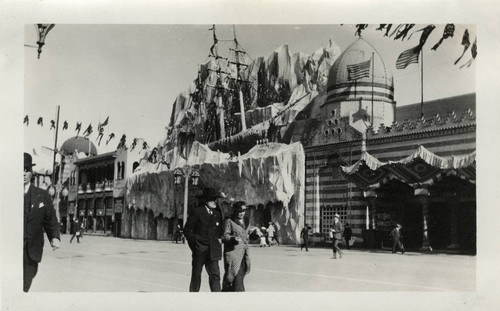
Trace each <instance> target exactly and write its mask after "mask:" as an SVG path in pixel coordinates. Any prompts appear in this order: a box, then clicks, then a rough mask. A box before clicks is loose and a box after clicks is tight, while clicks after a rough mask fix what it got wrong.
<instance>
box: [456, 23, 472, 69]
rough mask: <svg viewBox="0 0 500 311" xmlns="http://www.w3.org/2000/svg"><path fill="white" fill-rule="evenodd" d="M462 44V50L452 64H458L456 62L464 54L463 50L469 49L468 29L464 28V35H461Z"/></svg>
mask: <svg viewBox="0 0 500 311" xmlns="http://www.w3.org/2000/svg"><path fill="white" fill-rule="evenodd" d="M462 45H463V46H464V51H463V52H462V55H460V57H459V58H458V59H457V60H456V61H455V63H454V65H456V64H458V62H459V61H460V60H461V59H462V57H463V56H464V55H465V52H467V50H468V49H469V46H470V41H469V30H468V29H465V32H464V36H463V37H462Z"/></svg>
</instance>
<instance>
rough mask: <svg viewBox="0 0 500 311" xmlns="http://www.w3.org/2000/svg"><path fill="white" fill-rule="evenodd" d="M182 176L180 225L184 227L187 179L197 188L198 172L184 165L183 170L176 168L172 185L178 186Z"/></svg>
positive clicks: (186, 207)
mask: <svg viewBox="0 0 500 311" xmlns="http://www.w3.org/2000/svg"><path fill="white" fill-rule="evenodd" d="M183 176H184V207H183V215H182V224H183V225H185V224H186V221H187V210H188V190H189V177H191V179H192V185H193V186H198V180H199V178H200V173H199V170H198V169H196V168H194V167H191V166H189V165H185V166H184V168H180V167H178V168H176V169H175V170H174V184H176V185H180V184H181V182H182V177H183Z"/></svg>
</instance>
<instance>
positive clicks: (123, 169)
mask: <svg viewBox="0 0 500 311" xmlns="http://www.w3.org/2000/svg"><path fill="white" fill-rule="evenodd" d="M124 178H125V162H123V161H122V175H121V179H124Z"/></svg>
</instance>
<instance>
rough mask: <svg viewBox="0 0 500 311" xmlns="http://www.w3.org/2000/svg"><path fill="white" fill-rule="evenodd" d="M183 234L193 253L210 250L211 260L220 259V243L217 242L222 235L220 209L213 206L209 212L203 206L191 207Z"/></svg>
mask: <svg viewBox="0 0 500 311" xmlns="http://www.w3.org/2000/svg"><path fill="white" fill-rule="evenodd" d="M184 236H185V237H186V240H187V241H188V245H189V248H191V251H192V252H193V255H195V256H196V255H197V254H199V253H202V252H204V251H206V250H210V258H211V260H220V259H221V258H222V245H221V244H220V243H219V239H220V238H221V236H222V212H221V210H220V209H219V208H215V209H213V210H212V214H210V213H208V211H207V208H206V207H205V206H198V207H196V208H193V209H191V212H190V213H189V217H188V219H187V221H186V225H185V226H184Z"/></svg>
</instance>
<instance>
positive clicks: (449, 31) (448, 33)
mask: <svg viewBox="0 0 500 311" xmlns="http://www.w3.org/2000/svg"><path fill="white" fill-rule="evenodd" d="M454 33H455V25H454V24H446V26H445V27H444V31H443V36H442V37H441V39H439V41H438V43H436V44H435V45H434V46H433V47H432V50H434V51H436V50H437V49H438V47H439V46H440V45H441V43H443V41H444V40H445V39H448V38H452V37H453V34H454Z"/></svg>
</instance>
